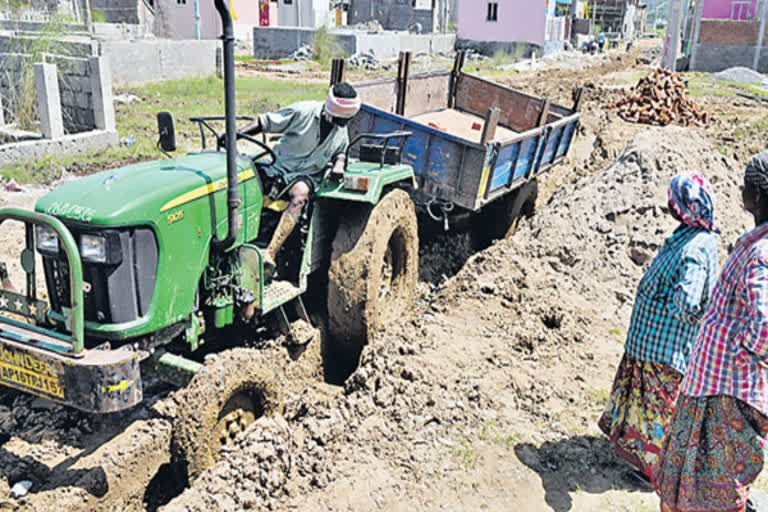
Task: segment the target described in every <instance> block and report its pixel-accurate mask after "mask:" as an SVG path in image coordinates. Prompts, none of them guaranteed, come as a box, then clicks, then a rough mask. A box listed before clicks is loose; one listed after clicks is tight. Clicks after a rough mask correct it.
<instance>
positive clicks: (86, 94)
mask: <svg viewBox="0 0 768 512" xmlns="http://www.w3.org/2000/svg"><path fill="white" fill-rule="evenodd" d="M30 59H31V57H30V56H29V55H23V54H2V53H0V96H2V97H3V106H4V107H5V109H6V112H5V114H6V115H5V120H6V122H10V121H11V119H12V118H11V116H10V112H12V111H13V110H14V108H15V105H14V100H15V99H16V98H18V84H20V83H21V81H22V73H23V72H25V70H27V72H31V71H29V70H31V69H32V66H31V64H32V63H31V62H29V61H30ZM46 62H47V63H49V64H53V65H55V66H56V72H57V78H58V86H59V97H60V100H61V103H60V104H61V113H62V117H63V125H64V131H65V132H67V133H80V132H85V131H89V130H93V129H94V128H96V126H97V123H96V113H95V112H96V110H97V109H96V107H95V106H94V104H95V103H97V102H94V98H93V92H94V90H93V87H94V81H93V77H92V74H93V71H94V70H93V66H92V65H91V63H90V61H89V58H80V57H60V56H48V57H47V59H46ZM105 85H106V86H108V87H109V92H108V93H103V92H102V93H99V94H100V95H101V96H102V97H103V96H106V95H107V94H108V97H105V98H104V99H108V100H109V103H110V104H111V97H112V88H111V83H107V84H105ZM108 109H111V106H109V107H108ZM113 116H114V114H113Z"/></svg>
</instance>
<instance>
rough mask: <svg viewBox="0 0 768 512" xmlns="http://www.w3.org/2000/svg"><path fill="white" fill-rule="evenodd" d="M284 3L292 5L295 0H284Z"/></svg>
mask: <svg viewBox="0 0 768 512" xmlns="http://www.w3.org/2000/svg"><path fill="white" fill-rule="evenodd" d="M283 3H285V5H292V4H293V0H283Z"/></svg>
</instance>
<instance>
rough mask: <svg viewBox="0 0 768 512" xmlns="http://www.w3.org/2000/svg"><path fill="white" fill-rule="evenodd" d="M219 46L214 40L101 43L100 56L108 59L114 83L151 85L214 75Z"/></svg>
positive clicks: (151, 40) (148, 40) (149, 40)
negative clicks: (154, 82)
mask: <svg viewBox="0 0 768 512" xmlns="http://www.w3.org/2000/svg"><path fill="white" fill-rule="evenodd" d="M220 44H221V43H220V42H219V41H216V40H207V41H195V40H192V41H170V40H153V39H147V40H135V41H104V42H102V43H101V54H102V55H104V56H105V57H107V58H108V59H109V64H110V67H111V69H112V81H113V82H119V83H139V82H152V81H158V80H170V79H178V78H189V77H195V76H206V75H212V74H214V73H215V72H216V48H217V47H218V46H219V45H220Z"/></svg>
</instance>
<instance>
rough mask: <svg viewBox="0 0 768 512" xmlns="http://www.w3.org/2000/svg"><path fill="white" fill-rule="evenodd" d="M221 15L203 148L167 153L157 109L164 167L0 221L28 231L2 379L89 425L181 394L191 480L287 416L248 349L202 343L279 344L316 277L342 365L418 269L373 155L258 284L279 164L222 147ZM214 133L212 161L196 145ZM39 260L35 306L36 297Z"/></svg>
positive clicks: (167, 131)
mask: <svg viewBox="0 0 768 512" xmlns="http://www.w3.org/2000/svg"><path fill="white" fill-rule="evenodd" d="M215 5H216V8H217V10H218V12H219V14H220V16H221V19H222V26H223V31H224V36H223V46H224V73H225V76H224V84H225V116H223V117H219V118H215V117H201V118H194V119H192V121H194V122H197V123H198V124H199V126H200V132H201V137H202V139H203V144H202V147H203V149H202V150H201V151H199V152H195V153H190V154H187V155H185V156H179V157H171V155H170V154H168V152H170V151H173V150H174V149H175V135H174V129H173V119H172V117H170V115H169V114H167V113H160V114H158V126H159V129H160V140H159V143H158V144H159V146H160V148H161V149H162V150H163V152H164V153H166V154H167V156H168V157H169V158H168V159H162V160H157V161H153V162H147V163H140V164H135V165H129V166H126V167H122V168H119V169H114V170H108V171H104V172H101V173H98V174H94V175H91V176H88V177H85V178H82V179H79V180H77V181H75V182H72V183H69V184H66V185H64V186H62V187H60V188H58V189H56V190H54V191H52V192H51V193H49V194H48V195H46V196H45V197H43V198H42V199H40V200H39V201H38V202H37V204H36V206H35V211H34V212H31V211H25V210H22V209H18V208H3V209H0V222H2V221H6V220H13V221H19V222H21V223H24V225H25V233H26V247H25V248H24V249H23V250H22V251H21V264H22V268H23V269H24V271H25V272H26V276H27V279H26V293H19V292H16V291H14V290H12V289H10V288H9V287H6V288H5V289H3V290H0V310H2V311H4V312H6V313H9V314H4V315H1V316H0V384H2V385H4V386H8V387H11V388H15V389H17V390H21V391H24V392H27V393H31V394H34V395H38V396H42V397H45V398H48V399H51V400H53V401H55V402H59V403H62V404H65V405H68V406H71V407H74V408H77V409H81V410H83V411H89V412H94V413H107V412H114V411H120V410H123V409H126V408H129V407H132V406H134V405H136V404H138V403H139V402H141V401H142V399H143V395H142V378H144V377H146V376H147V375H153V376H159V377H160V378H162V379H164V380H167V381H169V382H172V383H174V384H175V385H179V386H187V388H186V389H184V390H182V391H181V392H180V393H179V395H181V396H182V397H184V398H183V399H182V400H185V401H186V403H185V406H186V409H185V410H184V413H183V414H179V415H178V416H179V417H178V418H177V419H176V420H175V424H174V429H175V431H174V445H175V447H176V452H177V454H178V455H180V457H182V458H183V460H184V461H186V463H187V465H188V466H187V469H188V472H189V475H190V476H192V477H193V476H195V475H197V474H199V473H200V472H201V471H202V470H203V469H205V468H206V467H208V466H210V465H211V464H212V463H213V462H214V459H215V457H216V454H217V453H218V450H219V448H220V445H221V444H222V443H227V442H228V441H229V440H230V439H232V438H233V437H234V436H236V435H237V434H238V433H239V432H241V431H242V430H243V429H244V428H245V427H247V426H248V424H249V423H251V422H252V421H254V419H255V418H257V417H258V416H260V415H262V414H270V413H272V412H275V411H278V410H280V407H281V398H280V397H281V392H280V389H278V387H277V384H276V382H277V375H275V371H274V369H273V368H271V365H270V364H269V362H268V361H265V360H264V358H262V357H259V353H258V350H256V349H246V348H237V346H238V345H242V344H243V339H242V337H240V338H238V337H232V336H230V337H229V339H227V336H220V338H225V340H226V342H225V343H223V344H222V343H220V342H219V341H217V343H216V344H215V345H216V346H217V348H218V349H229V350H220V351H219V352H218V353H217V355H216V357H212V358H207V359H208V362H204V359H203V357H202V356H201V355H200V354H201V353H202V351H201V350H200V347H201V346H202V345H203V342H204V340H207V339H212V338H216V335H217V334H222V333H228V332H232V331H233V330H234V329H233V327H235V326H236V327H238V328H239V329H240V331H239V332H242V331H241V330H242V329H246V330H251V331H252V332H254V333H255V332H256V329H258V328H260V326H262V325H264V324H265V323H267V322H270V323H275V324H280V325H283V326H284V328H285V330H286V331H287V333H288V334H289V335H290V334H291V332H292V331H291V325H292V324H296V322H297V321H301V320H303V321H304V322H309V316H308V314H307V310H306V308H305V305H304V303H303V301H302V295H304V294H305V292H312V291H313V290H312V286H311V285H310V283H319V284H318V285H317V286H319V287H320V288H318V289H316V290H314V292H315V293H313V294H312V297H320V299H319V301H318V300H317V299H315V302H316V303H317V302H319V303H320V306H325V305H324V304H322V302H323V299H324V298H325V297H327V314H328V334H329V338H330V339H332V340H333V342H334V346H335V348H336V349H337V350H336V351H335V352H334V353H335V354H336V357H338V358H340V359H342V360H343V359H347V360H354V359H355V358H356V357H359V353H360V351H361V349H362V347H363V345H364V344H365V343H367V340H368V339H369V337H370V336H371V334H372V332H373V331H375V330H376V329H378V328H380V327H381V326H383V325H384V324H385V323H387V322H388V321H389V320H391V319H393V318H395V317H397V316H398V315H400V314H401V313H402V312H403V311H404V309H405V308H406V307H407V306H408V305H409V302H410V301H411V300H412V297H413V291H414V288H415V284H416V279H417V266H418V250H417V249H418V247H417V245H418V243H417V242H418V240H417V237H418V235H417V224H416V222H417V221H416V215H415V212H414V206H413V203H412V201H411V199H410V195H409V193H408V189H409V188H410V187H414V186H415V181H414V173H413V169H412V168H411V167H410V166H407V165H402V164H400V163H399V159H398V160H397V161H395V160H393V159H392V158H391V154H390V153H391V152H390V151H383V149H382V151H381V152H380V158H368V160H374V161H360V162H355V163H350V164H349V165H348V167H347V169H346V170H345V172H344V174H343V176H337V175H333V174H332V173H330V172H329V173H328V174H327V175H326V177H325V179H324V181H323V184H322V186H321V187H320V188H319V190H317V192H316V197H315V198H314V199H313V200H312V201H311V202H310V206H308V207H307V210H306V211H305V213H304V215H303V220H302V222H301V224H300V229H296V230H294V233H293V234H292V235H291V238H290V239H289V240H288V241H287V243H286V244H285V245H284V247H283V248H282V249H281V252H280V253H278V258H277V274H276V276H275V278H274V279H266V278H265V275H264V268H263V263H262V254H263V251H264V248H265V247H266V245H267V243H268V241H269V239H270V237H271V234H272V230H273V228H274V226H275V224H276V222H277V219H278V217H279V215H280V212H281V209H283V208H284V207H285V205H286V203H287V201H285V190H284V189H283V190H278V189H277V188H276V187H270V186H269V184H268V182H267V178H266V176H264V173H263V168H264V166H266V165H269V163H270V160H271V159H274V157H275V155H274V153H273V152H272V150H271V149H270V147H269V146H268V145H266V144H265V143H264V141H260V140H258V139H254V138H251V137H249V136H247V135H245V134H241V133H238V134H237V137H226V143H225V148H222V147H220V146H219V143H218V134H217V133H216V130H215V129H214V128H213V127H212V125H214V124H215V123H213V121H214V120H219V121H224V123H225V127H226V128H225V129H226V133H227V134H233V133H236V127H235V123H236V120H237V119H238V118H237V117H236V115H235V87H234V85H235V81H234V53H233V43H234V38H233V31H232V19H231V14H230V10H229V7H228V5H227V4H226V2H224V1H223V0H215ZM209 131H210V132H212V134H213V137H214V139H215V140H217V149H216V151H213V150H206V149H205V148H206V146H205V142H206V134H207V133H208V132H209ZM407 136H408V134H407V133H403V132H399V133H393V134H387V135H385V136H381V135H376V136H370V137H378V138H379V139H382V138H383V139H385V140H384V144H383V146H382V145H377V144H369V145H368V146H369V147H368V150H367V151H365V153H366V154H367V155H371V154H374V155H375V154H376V151H375V149H376V148H377V147H378V148H385V147H386V146H387V140H386V139H391V138H400V139H401V140H404V138H405V137H407ZM361 137H362V138H365V137H368V136H361ZM361 137H358V138H356V139H355V140H354V141H353V144H357V143H360V142H363V140H361ZM236 139H247V140H248V142H249V143H251V144H252V145H253V146H255V147H256V148H257V151H256V154H253V155H245V154H241V153H239V152H238V149H237V140H236ZM222 149H225V151H222ZM385 157H386V158H385ZM385 160H386V161H385ZM38 257H39V258H40V259H41V261H42V269H43V271H44V274H45V276H44V277H45V284H46V289H47V295H44V294H40V295H41V296H43V297H46V296H47V300H42V299H41V298H40V296H38V292H37V290H36V279H37V277H36V268H39V265H38V263H39V260H38ZM318 290H319V291H320V293H317V292H318ZM315 305H317V304H315ZM315 309H321V310H325V307H321V308H315ZM209 337H210V338H209ZM294 338H295V339H294V341H295V343H296V344H301V343H306V342H307V340H306V339H301V338H302V337H301V336H300V335H296V336H294ZM310 338H313V337H310ZM314 338H316V337H314ZM200 370H202V371H200ZM187 390H189V392H187V393H185V391H187Z"/></svg>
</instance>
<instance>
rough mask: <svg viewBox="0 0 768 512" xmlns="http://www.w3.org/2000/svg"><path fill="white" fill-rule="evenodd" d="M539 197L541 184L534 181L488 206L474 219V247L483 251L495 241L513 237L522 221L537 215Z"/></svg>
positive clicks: (472, 227)
mask: <svg viewBox="0 0 768 512" xmlns="http://www.w3.org/2000/svg"><path fill="white" fill-rule="evenodd" d="M538 196H539V184H538V182H537V181H536V180H532V181H529V182H528V183H526V184H525V185H523V186H522V187H520V188H519V189H517V190H515V191H514V192H511V193H509V194H507V195H506V196H504V197H502V198H500V199H498V200H497V201H494V202H492V203H491V204H489V205H488V206H486V207H485V208H484V209H483V211H481V212H480V213H479V214H477V215H476V216H475V217H474V218H473V219H472V226H471V229H472V237H471V238H472V247H473V248H474V249H475V250H482V249H485V248H486V247H488V246H489V245H491V243H493V241H494V240H500V239H502V238H506V237H509V236H512V234H514V232H515V231H516V230H517V227H518V225H519V223H520V221H521V220H522V219H525V218H530V217H533V215H534V214H535V213H536V199H537V198H538Z"/></svg>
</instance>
